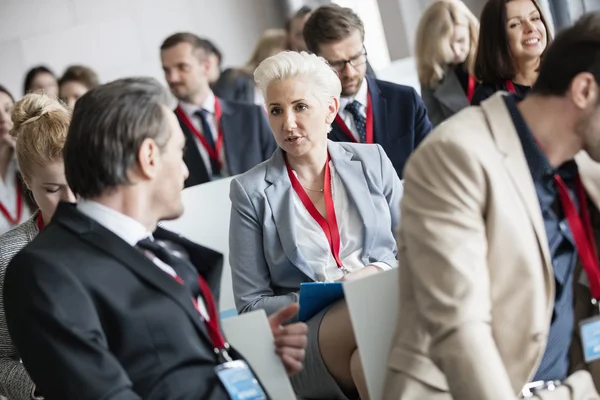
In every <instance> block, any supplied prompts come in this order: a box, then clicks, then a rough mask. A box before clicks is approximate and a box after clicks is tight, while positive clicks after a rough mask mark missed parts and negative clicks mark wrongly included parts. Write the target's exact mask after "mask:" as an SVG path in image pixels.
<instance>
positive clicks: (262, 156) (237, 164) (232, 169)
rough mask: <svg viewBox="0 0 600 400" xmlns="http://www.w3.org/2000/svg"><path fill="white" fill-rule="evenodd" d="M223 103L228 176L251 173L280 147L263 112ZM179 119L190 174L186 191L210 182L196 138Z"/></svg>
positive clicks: (246, 106) (234, 103)
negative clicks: (253, 168)
mask: <svg viewBox="0 0 600 400" xmlns="http://www.w3.org/2000/svg"><path fill="white" fill-rule="evenodd" d="M219 100H220V101H221V109H222V110H223V115H222V116H221V126H222V128H223V148H224V151H225V160H226V162H227V171H228V172H229V175H238V174H241V173H244V172H246V171H248V170H250V169H251V168H252V167H254V166H255V165H257V164H260V163H261V162H263V161H265V160H268V159H269V158H270V157H271V155H272V154H273V152H274V151H275V149H276V148H277V143H276V142H275V138H274V137H273V132H272V131H271V127H270V126H269V122H268V121H267V117H266V115H265V112H264V111H263V108H262V107H260V106H257V105H254V104H246V103H238V102H233V101H227V100H223V99H221V98H220V99H219ZM177 118H178V119H179V124H180V125H181V129H182V130H183V133H184V134H185V137H186V143H185V153H184V154H183V161H184V162H185V164H186V165H187V167H188V170H189V171H190V175H189V177H188V179H187V180H186V181H185V187H190V186H194V185H199V184H201V183H206V182H209V181H210V177H209V174H208V171H207V169H206V165H205V164H204V160H203V159H202V156H201V155H200V150H199V149H198V145H197V143H196V138H195V136H194V134H193V133H192V132H190V130H189V129H188V127H187V126H186V125H185V123H183V121H182V120H181V119H180V118H179V116H177Z"/></svg>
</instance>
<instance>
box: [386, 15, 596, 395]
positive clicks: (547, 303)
mask: <svg viewBox="0 0 600 400" xmlns="http://www.w3.org/2000/svg"><path fill="white" fill-rule="evenodd" d="M566 60H568V62H566ZM598 162H600V13H595V14H590V15H587V16H584V17H583V18H582V19H581V20H580V21H578V22H577V23H576V24H575V25H574V26H573V27H571V28H568V29H566V30H564V31H562V32H561V33H560V34H558V36H557V37H556V40H555V41H554V43H553V44H552V45H551V46H550V47H549V48H548V50H547V52H546V56H545V57H544V60H543V61H542V64H541V68H540V73H539V77H538V79H537V82H536V84H535V86H534V87H533V89H532V91H531V93H530V94H528V95H527V97H526V98H525V99H524V100H522V101H521V100H520V99H519V96H518V95H516V94H508V95H507V94H506V93H502V94H500V93H498V94H496V95H494V96H492V97H491V98H489V99H488V100H487V101H485V102H483V103H482V105H481V107H470V108H467V109H465V110H463V111H461V112H460V113H458V114H456V115H455V116H454V117H452V118H450V119H449V120H448V121H446V122H444V123H443V124H442V125H440V127H439V128H437V129H436V131H435V132H434V133H433V134H432V135H430V137H429V138H428V139H427V141H426V142H425V143H424V144H423V145H422V146H421V147H420V148H419V149H418V150H417V151H416V152H415V154H414V155H413V156H412V157H411V159H410V161H409V162H408V164H407V166H406V173H405V175H404V185H405V186H404V187H405V192H404V196H403V198H402V224H401V226H400V229H399V232H398V259H399V262H400V265H401V266H402V268H401V269H400V280H399V284H400V297H399V311H398V316H399V317H398V326H397V330H396V337H395V338H394V341H393V344H392V349H391V352H390V357H389V360H388V365H389V372H388V377H387V384H386V386H385V388H384V391H383V393H385V399H388V400H396V399H402V400H423V399H436V400H452V399H454V400H483V399H485V400H505V399H506V400H508V399H517V398H523V397H526V398H527V397H531V398H536V399H548V400H549V399H554V400H600V396H598V393H597V392H596V390H595V389H594V383H593V381H595V382H596V385H599V384H600V369H598V366H599V364H598V363H599V361H598V350H597V347H596V348H595V346H597V343H598V342H597V341H598V334H599V333H598V303H597V299H599V298H600V272H599V267H598V263H599V259H598V253H597V251H596V245H595V243H597V238H598V232H599V230H600V164H598ZM576 371H577V372H576ZM590 374H592V376H593V381H592V377H590ZM554 387H556V389H555V390H554V391H551V389H552V388H554ZM546 389H547V390H546ZM531 392H534V395H533V396H532V394H531Z"/></svg>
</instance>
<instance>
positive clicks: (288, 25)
mask: <svg viewBox="0 0 600 400" xmlns="http://www.w3.org/2000/svg"><path fill="white" fill-rule="evenodd" d="M312 10H313V9H312V7H309V6H302V7H300V8H299V9H298V11H296V12H295V13H294V14H292V16H291V17H289V18H288V19H287V21H285V30H286V32H287V33H290V30H291V29H292V22H293V21H295V20H297V19H300V18H304V17H305V16H307V15H308V14H310V13H311V12H312Z"/></svg>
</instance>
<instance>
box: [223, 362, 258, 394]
mask: <svg viewBox="0 0 600 400" xmlns="http://www.w3.org/2000/svg"><path fill="white" fill-rule="evenodd" d="M215 371H216V373H217V375H218V376H219V379H220V380H221V383H223V386H224V387H225V390H227V393H229V397H230V398H231V399H232V400H266V399H267V395H266V394H265V392H264V390H263V388H262V387H261V386H260V383H259V382H258V379H256V377H255V376H254V374H253V373H252V370H250V368H249V367H248V364H246V363H245V362H244V361H242V360H235V361H230V362H226V363H223V364H221V365H219V366H218V367H216V368H215Z"/></svg>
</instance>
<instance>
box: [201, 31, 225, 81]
mask: <svg viewBox="0 0 600 400" xmlns="http://www.w3.org/2000/svg"><path fill="white" fill-rule="evenodd" d="M201 40H202V41H203V42H204V44H205V45H204V48H205V49H206V52H207V53H208V56H207V59H208V62H209V64H210V66H209V68H208V74H207V75H208V83H209V85H210V86H211V87H212V86H213V85H215V84H216V83H217V82H218V81H219V77H220V76H221V65H222V63H223V55H222V54H221V51H220V50H219V49H218V48H217V46H215V44H214V43H213V42H211V41H210V40H208V39H206V38H203V39H201Z"/></svg>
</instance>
